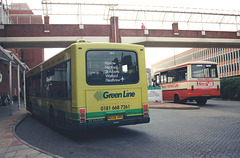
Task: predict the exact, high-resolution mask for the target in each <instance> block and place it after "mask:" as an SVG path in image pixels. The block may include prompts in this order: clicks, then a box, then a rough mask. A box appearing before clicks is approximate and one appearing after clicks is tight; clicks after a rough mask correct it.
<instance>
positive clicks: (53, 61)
mask: <svg viewBox="0 0 240 158" xmlns="http://www.w3.org/2000/svg"><path fill="white" fill-rule="evenodd" d="M74 46H76V47H79V48H80V47H85V46H86V47H89V48H92V49H104V48H105V49H107V47H111V48H116V49H127V48H128V49H131V48H132V49H133V48H137V49H140V50H144V46H143V45H137V44H123V43H89V42H86V41H85V40H78V41H77V42H76V43H73V44H71V45H70V46H68V47H67V48H66V49H64V50H62V51H61V52H59V53H58V54H56V55H54V56H52V57H51V58H49V59H48V60H46V61H44V62H42V63H40V64H39V65H37V66H35V67H34V68H32V69H31V70H30V71H28V72H27V74H26V76H27V77H30V76H32V75H34V74H37V73H39V72H41V71H43V70H46V69H48V68H50V67H52V66H54V65H57V64H58V63H59V62H62V61H66V60H69V59H70V54H71V47H74ZM106 46H107V47H106ZM81 49H82V48H81Z"/></svg>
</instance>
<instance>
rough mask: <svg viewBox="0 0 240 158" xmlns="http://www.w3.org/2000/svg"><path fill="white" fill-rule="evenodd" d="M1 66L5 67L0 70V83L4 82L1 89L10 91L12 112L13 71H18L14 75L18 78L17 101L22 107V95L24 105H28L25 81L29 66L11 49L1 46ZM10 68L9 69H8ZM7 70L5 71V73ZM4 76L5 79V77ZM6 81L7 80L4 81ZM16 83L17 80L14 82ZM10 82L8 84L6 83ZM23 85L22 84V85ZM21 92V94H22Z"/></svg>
mask: <svg viewBox="0 0 240 158" xmlns="http://www.w3.org/2000/svg"><path fill="white" fill-rule="evenodd" d="M0 66H1V67H2V68H3V69H2V70H1V71H2V72H1V71H0V84H2V87H4V89H2V90H1V91H2V92H3V91H7V92H9V96H10V106H9V109H10V112H11V113H12V111H11V106H12V105H11V104H13V102H12V99H13V74H12V72H13V71H14V72H15V71H16V72H17V73H16V74H17V75H14V80H16V81H17V82H16V83H17V84H14V87H16V88H15V89H14V91H15V93H16V94H17V95H16V97H17V102H18V109H20V100H21V98H20V96H21V95H22V97H23V102H24V106H26V81H25V73H26V72H27V71H29V68H28V66H27V65H26V64H25V63H22V62H21V61H20V60H19V59H18V58H17V57H16V56H15V55H14V54H13V53H12V52H11V51H9V50H6V49H4V48H2V47H1V46H0ZM6 68H8V70H7V69H6ZM4 72H5V73H4ZM3 78H4V79H3ZM4 81H5V82H4ZM14 83H15V82H14ZM5 84H8V85H5ZM21 85H22V86H21ZM21 87H22V89H21ZM20 93H21V94H20Z"/></svg>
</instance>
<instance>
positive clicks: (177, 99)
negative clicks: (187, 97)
mask: <svg viewBox="0 0 240 158" xmlns="http://www.w3.org/2000/svg"><path fill="white" fill-rule="evenodd" d="M173 102H174V103H179V102H180V99H179V96H178V95H177V94H175V95H174V100H173Z"/></svg>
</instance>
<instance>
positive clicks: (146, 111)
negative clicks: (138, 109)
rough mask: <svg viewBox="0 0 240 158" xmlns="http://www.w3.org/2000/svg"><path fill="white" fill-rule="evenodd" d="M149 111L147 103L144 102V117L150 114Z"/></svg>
mask: <svg viewBox="0 0 240 158" xmlns="http://www.w3.org/2000/svg"><path fill="white" fill-rule="evenodd" d="M148 113H149V112H148V105H147V104H144V105H143V115H144V117H148V115H149V114H148Z"/></svg>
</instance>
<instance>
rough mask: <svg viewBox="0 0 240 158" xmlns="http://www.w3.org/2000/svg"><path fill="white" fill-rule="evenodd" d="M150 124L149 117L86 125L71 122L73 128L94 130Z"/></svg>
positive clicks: (96, 122) (94, 122) (93, 122)
mask: <svg viewBox="0 0 240 158" xmlns="http://www.w3.org/2000/svg"><path fill="white" fill-rule="evenodd" d="M148 122H150V117H141V118H139V117H138V118H135V117H133V118H128V119H122V120H113V121H97V120H96V121H91V122H89V121H87V122H86V123H79V122H78V121H74V122H72V127H74V128H94V127H107V126H123V125H136V124H141V123H148Z"/></svg>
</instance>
